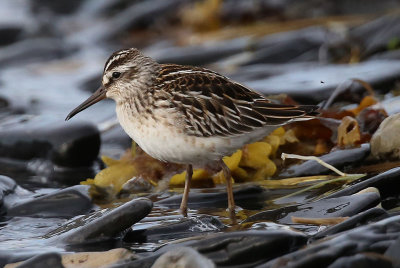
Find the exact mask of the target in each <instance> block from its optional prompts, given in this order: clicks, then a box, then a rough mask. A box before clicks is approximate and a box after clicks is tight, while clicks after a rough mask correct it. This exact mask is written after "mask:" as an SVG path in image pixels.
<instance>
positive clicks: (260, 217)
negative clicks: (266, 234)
mask: <svg viewBox="0 0 400 268" xmlns="http://www.w3.org/2000/svg"><path fill="white" fill-rule="evenodd" d="M379 202H380V197H379V194H378V193H374V192H372V193H364V194H358V195H352V196H343V197H338V198H327V199H322V200H318V201H316V202H312V203H307V204H303V205H298V206H289V207H283V208H278V209H274V210H267V211H263V212H259V213H257V214H255V215H252V216H250V217H248V218H247V219H246V220H245V222H252V221H266V220H267V221H274V222H278V223H285V224H288V223H292V219H291V217H292V216H294V217H300V218H334V217H345V216H352V215H354V214H357V213H359V212H362V211H364V210H367V209H370V208H372V207H374V206H376V205H378V204H379Z"/></svg>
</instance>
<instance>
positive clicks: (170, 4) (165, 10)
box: [104, 0, 186, 40]
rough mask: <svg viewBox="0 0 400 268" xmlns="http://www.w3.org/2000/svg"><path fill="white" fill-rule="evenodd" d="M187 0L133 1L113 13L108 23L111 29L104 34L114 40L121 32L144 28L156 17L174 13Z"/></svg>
mask: <svg viewBox="0 0 400 268" xmlns="http://www.w3.org/2000/svg"><path fill="white" fill-rule="evenodd" d="M185 1H186V0H169V1H164V0H152V1H139V2H133V3H132V4H130V5H129V6H128V7H125V8H124V9H122V11H121V12H119V13H117V14H113V16H112V20H110V21H109V22H108V23H107V24H108V27H109V29H112V30H113V31H109V32H107V33H106V34H105V35H104V38H105V39H107V40H114V39H115V37H116V36H118V35H119V34H121V33H122V34H123V33H125V32H126V31H127V30H130V29H135V28H143V27H146V26H147V25H150V24H152V23H153V22H154V21H155V20H156V19H160V18H161V17H165V16H166V15H167V14H174V13H175V12H176V10H177V7H178V6H180V4H182V3H184V2H185Z"/></svg>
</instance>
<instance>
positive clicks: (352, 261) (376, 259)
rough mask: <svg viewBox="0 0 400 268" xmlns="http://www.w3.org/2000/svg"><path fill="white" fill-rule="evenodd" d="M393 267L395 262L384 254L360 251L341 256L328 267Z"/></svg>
mask: <svg viewBox="0 0 400 268" xmlns="http://www.w3.org/2000/svg"><path fill="white" fill-rule="evenodd" d="M353 267H363V268H376V267H379V268H392V267H393V264H392V262H391V261H390V260H388V259H386V258H385V257H384V256H382V255H378V254H368V253H359V254H356V255H354V256H347V257H341V258H339V259H337V260H336V261H334V262H333V263H332V264H331V265H329V266H328V268H353Z"/></svg>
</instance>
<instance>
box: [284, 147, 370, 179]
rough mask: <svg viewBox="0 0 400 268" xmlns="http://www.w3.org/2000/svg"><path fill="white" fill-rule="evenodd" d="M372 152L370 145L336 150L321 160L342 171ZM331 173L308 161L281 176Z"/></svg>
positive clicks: (316, 163) (312, 161) (291, 168)
mask: <svg viewBox="0 0 400 268" xmlns="http://www.w3.org/2000/svg"><path fill="white" fill-rule="evenodd" d="M369 152H370V145H369V144H368V143H365V144H362V145H361V147H359V148H353V149H345V150H336V151H333V152H331V153H328V154H326V155H323V156H321V157H320V159H321V160H323V161H325V162H326V163H328V164H331V165H332V166H334V167H336V168H338V169H340V168H343V167H344V166H346V165H349V164H352V163H354V164H359V163H360V162H361V161H362V160H363V159H365V158H366V157H367V156H368V155H369ZM330 172H331V171H330V170H329V169H328V168H326V167H324V166H322V165H320V164H319V163H318V162H316V161H314V160H308V161H305V162H303V163H301V164H298V165H292V166H291V167H289V168H288V169H286V170H285V171H283V172H282V173H281V174H279V176H280V177H301V176H310V175H318V174H326V173H330Z"/></svg>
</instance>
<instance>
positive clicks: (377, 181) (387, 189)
mask: <svg viewBox="0 0 400 268" xmlns="http://www.w3.org/2000/svg"><path fill="white" fill-rule="evenodd" d="M399 176H400V168H393V169H390V170H388V171H386V172H383V173H381V174H379V175H376V176H374V177H371V178H369V179H366V180H363V181H361V182H358V183H356V184H353V185H350V186H348V187H346V188H344V189H342V190H340V191H337V192H336V193H333V194H331V195H329V197H330V198H331V197H341V196H348V195H351V194H354V193H357V192H359V191H361V190H364V189H366V188H368V187H375V188H377V189H378V190H379V193H380V195H381V198H382V199H383V201H384V199H385V198H388V197H395V196H396V197H397V196H398V189H399V180H398V178H399Z"/></svg>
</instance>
